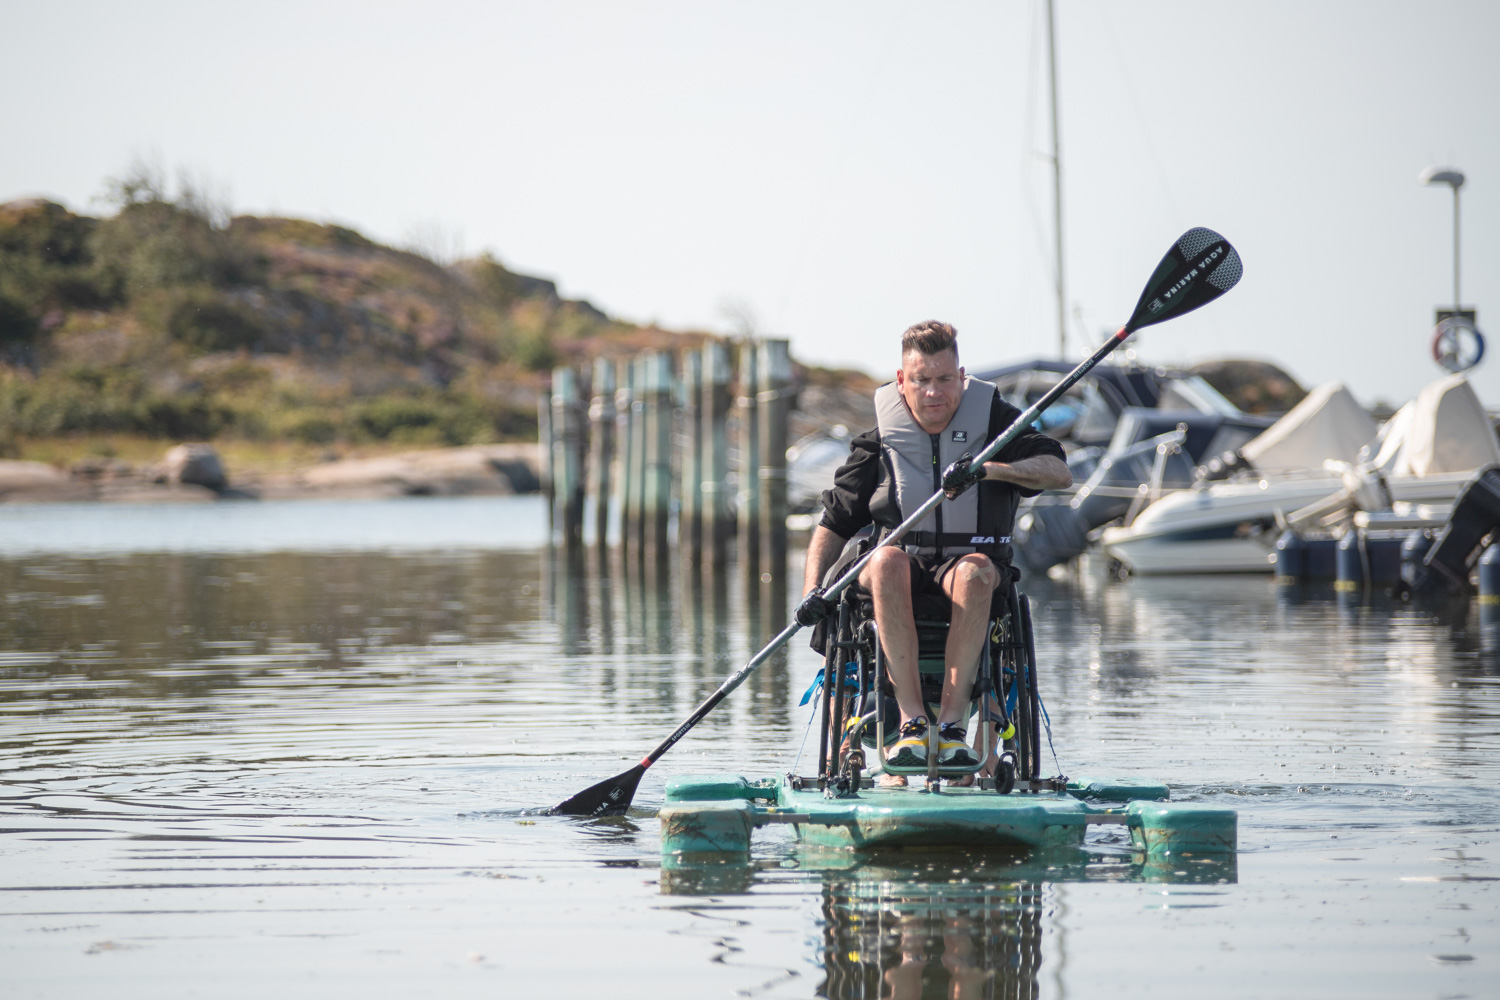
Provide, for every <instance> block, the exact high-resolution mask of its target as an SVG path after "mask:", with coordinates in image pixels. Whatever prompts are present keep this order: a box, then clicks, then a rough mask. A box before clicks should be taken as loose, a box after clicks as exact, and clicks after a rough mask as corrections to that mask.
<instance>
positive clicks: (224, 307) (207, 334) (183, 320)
mask: <svg viewBox="0 0 1500 1000" xmlns="http://www.w3.org/2000/svg"><path fill="white" fill-rule="evenodd" d="M165 325H166V329H167V335H168V336H169V337H171V338H172V339H173V340H175V341H177V342H178V343H180V344H185V345H187V346H188V347H194V348H197V349H198V350H202V351H235V350H240V349H241V348H244V349H247V350H248V349H251V348H255V347H257V346H259V345H260V344H261V342H262V341H264V340H265V337H266V329H265V327H264V326H263V325H262V323H261V321H260V317H258V316H257V315H255V313H253V312H251V311H250V310H249V309H247V308H245V307H244V306H241V305H239V304H238V303H236V302H233V301H231V300H229V299H225V298H222V297H220V296H217V295H214V294H213V293H211V292H201V291H199V292H192V293H187V294H183V295H181V296H180V297H178V298H177V299H176V301H175V303H174V304H173V305H172V306H171V308H170V309H169V310H168V312H167V318H166V324H165Z"/></svg>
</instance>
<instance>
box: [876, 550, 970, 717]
mask: <svg viewBox="0 0 1500 1000" xmlns="http://www.w3.org/2000/svg"><path fill="white" fill-rule="evenodd" d="M859 582H860V583H861V584H863V585H864V587H865V589H866V590H868V591H869V592H870V595H871V596H872V597H873V598H874V600H875V627H876V629H877V630H879V632H880V646H881V648H882V649H883V650H884V651H885V659H886V669H887V671H888V672H889V673H890V677H891V685H892V686H893V687H894V688H895V689H896V705H897V707H898V708H899V709H900V711H901V721H902V722H909V721H910V720H912V719H915V718H918V717H920V716H923V715H925V714H926V711H927V709H926V707H925V706H924V705H923V704H922V685H921V681H920V680H919V679H918V677H917V625H916V622H915V620H914V619H913V614H912V605H911V557H910V556H908V555H907V554H906V552H905V551H904V550H902V549H898V548H896V547H894V546H887V547H885V548H881V549H876V550H875V554H874V555H873V556H871V557H870V561H869V562H868V563H866V564H865V568H864V570H863V571H862V572H861V573H860V574H859ZM975 648H976V649H977V648H978V647H975Z"/></svg>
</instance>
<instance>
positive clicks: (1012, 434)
mask: <svg viewBox="0 0 1500 1000" xmlns="http://www.w3.org/2000/svg"><path fill="white" fill-rule="evenodd" d="M1130 334H1131V328H1130V326H1129V325H1128V324H1127V325H1126V326H1122V327H1120V330H1119V332H1118V333H1116V334H1115V335H1114V336H1113V337H1111V338H1109V340H1107V341H1105V342H1104V345H1103V346H1102V347H1100V348H1099V349H1098V350H1097V351H1095V352H1094V353H1093V354H1092V355H1091V356H1090V357H1089V358H1088V359H1087V360H1086V361H1084V362H1083V363H1082V364H1081V365H1079V366H1078V367H1077V368H1074V369H1073V370H1072V371H1071V372H1070V373H1068V376H1067V377H1066V378H1064V379H1063V380H1062V381H1061V382H1059V383H1057V385H1055V386H1053V387H1052V388H1051V389H1050V390H1048V391H1047V393H1046V394H1045V395H1044V396H1042V398H1041V399H1039V400H1037V401H1036V402H1035V403H1032V404H1031V405H1030V406H1029V407H1027V408H1026V410H1025V411H1024V412H1023V413H1022V414H1021V415H1020V416H1019V417H1017V418H1016V419H1015V420H1014V421H1012V422H1011V425H1010V426H1009V427H1007V428H1006V429H1005V430H1003V431H1001V432H1000V434H999V435H998V436H996V438H995V440H993V441H991V442H990V443H989V444H987V445H985V447H984V450H982V451H981V452H980V453H979V454H978V455H977V456H976V457H975V458H974V460H973V461H974V463H975V464H982V463H984V462H987V461H989V459H990V458H991V457H993V456H994V455H996V454H997V453H998V452H999V451H1000V449H1001V448H1004V447H1005V446H1006V445H1008V444H1010V442H1012V441H1014V440H1015V438H1016V435H1018V434H1020V433H1021V432H1022V431H1023V430H1025V429H1026V428H1027V427H1029V426H1031V423H1032V422H1033V421H1034V420H1036V418H1037V417H1038V416H1040V415H1041V413H1042V411H1043V410H1045V409H1047V407H1049V406H1051V405H1052V404H1053V403H1055V402H1057V400H1058V397H1060V396H1061V395H1062V394H1063V393H1065V392H1067V391H1068V390H1069V389H1071V388H1073V386H1074V385H1075V384H1076V383H1077V382H1078V380H1079V379H1081V378H1083V377H1084V376H1085V375H1087V374H1088V373H1089V372H1090V371H1092V370H1093V368H1094V366H1095V365H1097V364H1098V363H1099V362H1101V361H1103V360H1104V359H1105V358H1106V357H1107V356H1108V355H1109V353H1110V352H1111V351H1113V350H1114V349H1115V348H1116V347H1119V346H1120V345H1121V344H1123V343H1124V342H1125V339H1126V338H1127V337H1129V336H1130ZM944 499H945V497H944V495H943V491H942V490H938V491H937V492H936V493H934V494H933V495H932V496H930V497H928V498H927V499H926V500H925V501H923V502H922V505H921V506H920V507H918V508H917V509H916V510H915V511H914V512H912V514H911V515H910V516H908V517H907V518H906V520H904V521H902V522H901V523H900V524H898V525H896V527H894V528H892V529H891V531H890V532H889V533H888V534H887V535H886V536H885V537H884V538H882V539H881V540H880V543H879V544H878V545H876V546H874V548H871V549H870V551H869V552H866V553H865V554H864V555H863V556H861V557H860V558H859V559H858V560H856V561H855V563H854V565H852V566H850V567H849V569H848V570H847V571H846V572H845V573H844V575H843V576H841V577H839V578H838V579H837V580H835V581H834V582H833V583H832V584H831V585H830V586H829V587H828V588H827V589H826V590H825V591H824V596H825V597H826V598H827V599H829V600H833V599H834V598H836V597H838V595H839V594H841V593H843V592H844V589H845V588H846V587H848V586H849V585H850V584H852V583H853V582H854V581H855V580H857V579H858V578H859V574H860V571H861V570H863V569H864V568H865V564H866V563H868V562H869V561H870V557H871V556H873V555H874V554H875V550H876V549H879V548H883V547H885V546H887V545H894V544H895V543H896V542H897V541H899V540H900V539H901V537H902V536H903V535H905V534H906V533H907V532H908V531H910V530H911V529H912V528H913V527H914V526H915V525H916V524H917V522H919V521H921V520H922V519H923V518H924V517H926V516H927V515H928V514H929V513H931V512H932V511H933V510H934V509H935V508H936V507H937V506H938V504H940V503H942V502H943V500H944ZM801 628H802V626H801V625H799V624H797V622H796V621H795V620H794V621H792V622H791V623H790V624H788V625H787V627H786V628H784V629H782V630H781V634H779V635H778V636H776V638H774V639H772V640H771V641H770V643H769V644H768V645H767V646H766V647H765V648H764V649H762V650H761V651H760V652H759V653H756V654H755V655H754V656H752V657H751V658H750V661H749V662H748V663H746V664H745V665H744V666H743V667H741V668H740V669H738V670H736V671H735V672H734V673H733V674H731V675H730V676H729V677H728V678H726V679H725V681H724V683H723V684H720V685H719V688H718V690H716V691H715V692H714V693H713V694H711V695H709V696H708V697H707V698H705V699H704V700H703V704H701V705H699V706H698V707H697V708H695V709H693V714H692V715H690V716H688V717H687V719H686V720H685V721H684V722H683V723H682V725H680V726H678V727H677V729H676V731H675V732H673V733H672V735H671V736H668V737H667V738H666V739H664V740H662V741H661V743H659V744H658V745H657V747H656V749H655V750H652V751H651V752H650V753H648V754H647V755H646V756H645V757H643V758H642V759H641V763H640V766H641V768H642V769H645V768H648V767H650V766H651V765H652V764H654V763H656V762H657V761H658V760H660V759H661V756H662V754H664V753H666V752H667V751H668V750H670V749H672V747H673V746H674V745H675V744H676V743H677V741H678V740H680V739H682V738H683V737H684V736H686V735H687V733H688V730H690V729H692V728H693V727H694V726H696V725H697V724H698V723H699V722H701V721H702V720H703V717H704V716H705V715H707V714H708V713H709V712H712V711H713V710H714V707H715V706H716V705H718V704H719V702H721V701H723V700H724V699H725V698H727V697H728V696H729V695H730V693H731V692H733V691H734V689H735V688H737V687H739V686H740V685H741V684H743V683H744V682H745V678H747V677H749V676H750V675H751V674H752V673H754V672H755V671H756V669H757V668H758V667H759V666H760V665H761V664H762V663H765V662H766V661H767V660H769V659H770V658H771V656H772V654H774V653H775V652H776V651H777V650H778V649H780V648H781V647H782V646H785V645H786V644H787V642H788V641H789V640H790V639H791V638H792V636H794V635H796V634H797V632H798V631H799V630H801Z"/></svg>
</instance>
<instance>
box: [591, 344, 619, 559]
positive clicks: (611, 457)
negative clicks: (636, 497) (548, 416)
mask: <svg viewBox="0 0 1500 1000" xmlns="http://www.w3.org/2000/svg"><path fill="white" fill-rule="evenodd" d="M592 388H593V398H592V399H590V400H589V445H590V450H589V479H588V494H589V495H590V496H592V497H593V499H594V542H595V544H597V545H599V546H601V547H602V546H605V545H608V544H609V513H610V510H609V508H610V499H611V494H610V485H611V483H610V474H611V471H612V470H611V467H612V466H613V465H614V461H615V363H614V362H613V361H611V360H609V359H608V358H595V359H594V378H593V387H592Z"/></svg>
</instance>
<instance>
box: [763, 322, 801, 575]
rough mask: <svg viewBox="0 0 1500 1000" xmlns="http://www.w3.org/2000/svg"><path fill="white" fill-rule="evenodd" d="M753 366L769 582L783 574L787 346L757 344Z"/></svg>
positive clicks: (789, 366)
mask: <svg viewBox="0 0 1500 1000" xmlns="http://www.w3.org/2000/svg"><path fill="white" fill-rule="evenodd" d="M758 353H759V358H758V364H757V366H756V386H757V391H756V397H755V398H756V415H757V418H758V421H757V422H758V423H759V425H760V433H759V440H758V442H757V444H758V445H759V447H760V457H759V469H758V470H757V478H758V480H759V483H760V554H761V572H762V574H765V573H769V574H771V577H772V578H773V579H782V578H784V577H785V575H786V550H787V541H786V513H787V495H786V449H787V443H788V442H787V420H788V418H789V416H790V415H791V410H792V399H791V392H792V355H791V345H790V343H789V342H788V341H785V340H763V341H761V342H760V349H759V352H758Z"/></svg>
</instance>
